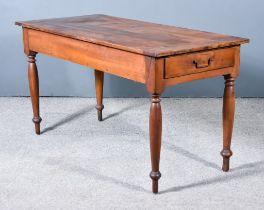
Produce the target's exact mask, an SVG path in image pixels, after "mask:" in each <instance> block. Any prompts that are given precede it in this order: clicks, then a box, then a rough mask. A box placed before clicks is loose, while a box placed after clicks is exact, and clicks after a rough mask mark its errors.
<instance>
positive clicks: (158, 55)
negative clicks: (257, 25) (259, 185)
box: [16, 15, 249, 193]
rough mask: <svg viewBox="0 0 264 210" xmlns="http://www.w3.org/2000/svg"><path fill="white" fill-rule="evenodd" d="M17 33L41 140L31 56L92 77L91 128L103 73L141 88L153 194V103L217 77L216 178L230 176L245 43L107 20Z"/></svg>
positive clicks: (157, 116) (34, 25)
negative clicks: (220, 85) (177, 88)
mask: <svg viewBox="0 0 264 210" xmlns="http://www.w3.org/2000/svg"><path fill="white" fill-rule="evenodd" d="M16 24H17V25H19V26H22V27H23V40H24V52H25V54H26V55H27V57H28V62H29V64H28V79H29V87H30V94H31V99H32V107H33V115H34V117H33V122H34V123H35V131H36V133H37V134H40V122H41V118H40V115H39V81H38V71H37V66H36V60H35V57H36V54H37V53H43V54H46V55H49V56H53V57H56V58H61V59H64V60H67V61H71V62H74V63H78V64H81V65H84V66H87V67H91V68H93V69H95V71H94V73H95V89H96V100H97V105H96V109H97V113H98V120H99V121H102V110H103V108H104V106H103V103H102V101H103V81H104V73H109V74H113V75H117V76H120V77H124V78H127V79H129V80H134V81H136V82H139V83H143V84H145V85H146V89H147V91H148V92H149V93H150V95H151V103H150V115H149V136H150V153H151V165H152V171H151V172H150V177H151V179H152V191H153V193H157V192H158V180H159V178H160V177H161V173H160V171H159V161H160V148H161V130H162V129H161V128H162V115H161V105H160V96H161V94H162V93H163V91H164V90H165V88H166V87H168V86H172V85H176V84H179V83H185V82H190V81H193V80H199V79H205V78H211V77H216V76H224V79H225V89H224V96H223V150H222V151H221V155H222V156H223V168H222V169H223V171H228V170H229V158H230V156H231V155H232V151H231V149H230V144H231V137H232V129H233V121H234V112H235V79H236V78H237V76H238V75H239V65H240V45H241V44H244V43H247V42H249V40H248V39H244V38H238V37H233V36H226V35H221V34H215V33H208V32H203V31H197V30H190V29H186V28H180V27H174V26H166V25H161V24H154V23H147V22H143V21H137V20H130V19H124V18H118V17H112V16H107V15H86V16H79V17H68V18H57V19H46V20H34V21H23V22H16Z"/></svg>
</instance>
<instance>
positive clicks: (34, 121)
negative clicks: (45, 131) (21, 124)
mask: <svg viewBox="0 0 264 210" xmlns="http://www.w3.org/2000/svg"><path fill="white" fill-rule="evenodd" d="M32 121H33V123H37V124H39V123H40V122H41V121H42V119H41V117H33V119H32Z"/></svg>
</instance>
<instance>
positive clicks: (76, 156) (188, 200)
mask: <svg viewBox="0 0 264 210" xmlns="http://www.w3.org/2000/svg"><path fill="white" fill-rule="evenodd" d="M94 104H95V99H93V98H90V99H85V98H41V103H40V105H41V116H42V118H43V122H42V124H41V126H42V135H40V136H36V135H35V134H34V132H33V123H32V122H31V104H30V99H29V98H0V209H1V210H2V209H3V210H8V209H19V210H21V209H45V210H46V209H63V210H66V209H73V210H78V209H232V210H233V209H263V206H264V99H238V100H237V110H236V118H235V127H234V134H233V144H232V148H233V152H234V155H233V157H232V160H231V168H232V169H231V171H230V172H228V173H224V172H222V171H221V156H220V155H219V152H220V150H221V148H222V124H221V106H222V101H221V99H162V108H163V140H162V150H161V163H160V164H161V165H160V170H161V173H162V178H161V179H160V194H158V195H153V194H152V193H151V182H150V178H149V176H148V175H149V172H150V155H149V141H148V114H149V100H148V99H105V100H104V104H105V109H104V112H103V116H104V121H103V122H98V121H97V117H96V111H95V109H94Z"/></svg>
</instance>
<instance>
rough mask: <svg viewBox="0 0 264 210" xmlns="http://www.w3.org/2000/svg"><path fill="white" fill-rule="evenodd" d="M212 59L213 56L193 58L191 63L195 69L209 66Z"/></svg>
mask: <svg viewBox="0 0 264 210" xmlns="http://www.w3.org/2000/svg"><path fill="white" fill-rule="evenodd" d="M212 61H213V58H208V59H205V60H204V59H199V60H193V64H194V65H195V67H196V68H197V69H201V68H206V67H209V66H210V64H211V62H212Z"/></svg>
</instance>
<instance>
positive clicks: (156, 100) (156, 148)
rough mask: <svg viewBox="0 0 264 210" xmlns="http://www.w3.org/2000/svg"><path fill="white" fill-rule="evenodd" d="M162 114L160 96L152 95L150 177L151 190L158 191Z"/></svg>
mask: <svg viewBox="0 0 264 210" xmlns="http://www.w3.org/2000/svg"><path fill="white" fill-rule="evenodd" d="M161 130H162V114H161V106H160V96H159V95H156V94H154V95H152V98H151V106H150V115H149V137H150V154H151V167H152V171H151V172H150V178H151V179H152V192H153V193H158V180H159V178H160V177H161V173H160V171H159V162H160V147H161Z"/></svg>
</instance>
